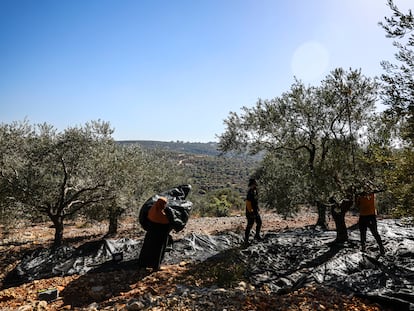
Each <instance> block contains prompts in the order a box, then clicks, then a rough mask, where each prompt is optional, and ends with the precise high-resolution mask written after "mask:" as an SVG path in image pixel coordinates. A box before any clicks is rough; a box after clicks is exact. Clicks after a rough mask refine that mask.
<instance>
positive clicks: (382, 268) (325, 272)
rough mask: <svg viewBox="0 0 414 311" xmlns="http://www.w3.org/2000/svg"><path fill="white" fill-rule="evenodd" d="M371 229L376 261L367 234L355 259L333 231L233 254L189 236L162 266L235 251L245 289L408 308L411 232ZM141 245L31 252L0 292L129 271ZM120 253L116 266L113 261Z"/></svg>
mask: <svg viewBox="0 0 414 311" xmlns="http://www.w3.org/2000/svg"><path fill="white" fill-rule="evenodd" d="M378 229H379V232H380V235H381V237H382V238H383V241H384V246H385V249H386V254H385V256H379V250H378V247H377V245H376V242H375V240H374V239H373V238H372V235H371V234H370V232H368V241H367V246H368V247H367V252H366V253H362V252H361V251H360V245H359V231H358V230H357V229H356V230H353V231H350V232H349V236H350V239H349V241H348V242H346V243H344V244H343V245H335V244H332V243H331V242H332V241H333V240H334V239H335V232H334V231H319V230H315V229H312V228H300V229H291V230H284V231H281V232H268V233H267V234H265V236H264V240H263V241H261V242H254V243H253V244H252V245H250V246H248V247H245V248H243V247H240V245H241V243H242V237H241V236H240V235H237V234H234V233H223V234H220V235H214V236H213V235H195V234H192V235H189V236H187V237H185V238H183V239H181V240H178V241H175V243H174V244H173V245H172V249H171V250H170V251H169V252H167V253H166V256H165V259H164V263H165V264H172V263H179V262H181V261H187V262H191V261H203V260H205V259H207V258H209V257H211V256H214V255H215V254H217V253H219V252H221V251H224V250H226V249H230V248H234V247H240V249H239V254H240V259H241V260H243V261H244V262H245V263H247V265H248V267H249V269H248V278H249V280H250V282H251V283H252V284H253V285H256V286H266V287H268V288H269V289H270V290H272V291H273V292H275V293H285V292H289V291H291V290H294V289H298V288H300V287H302V286H305V285H307V284H311V283H323V284H325V285H328V286H333V287H335V288H337V289H339V290H341V291H345V292H349V293H353V294H356V295H360V296H364V297H369V298H371V299H373V300H376V301H378V302H381V303H390V304H392V305H393V306H395V307H398V308H399V309H401V310H410V308H414V307H413V306H414V294H413V293H414V228H413V226H410V225H408V224H405V223H404V222H402V221H399V220H381V221H379V222H378ZM141 245H142V241H137V240H131V239H119V240H101V241H96V242H91V243H87V244H84V245H82V246H81V247H79V248H69V247H62V248H60V249H58V250H57V251H54V252H52V251H51V250H49V249H39V250H36V251H34V252H32V253H30V254H27V255H26V256H25V258H23V260H22V261H21V263H20V264H19V265H18V266H17V267H16V269H15V270H14V271H12V272H11V273H10V274H9V275H8V276H7V277H6V279H5V281H4V283H3V284H4V287H10V286H14V285H17V284H21V283H25V282H28V281H31V280H33V279H40V278H48V277H52V276H58V275H60V276H63V275H70V274H85V273H88V272H90V271H97V270H98V271H105V269H135V268H138V267H137V262H136V260H137V258H138V256H139V252H140V249H141ZM120 253H121V254H122V261H121V262H117V261H116V260H114V258H115V257H114V254H115V255H116V254H120Z"/></svg>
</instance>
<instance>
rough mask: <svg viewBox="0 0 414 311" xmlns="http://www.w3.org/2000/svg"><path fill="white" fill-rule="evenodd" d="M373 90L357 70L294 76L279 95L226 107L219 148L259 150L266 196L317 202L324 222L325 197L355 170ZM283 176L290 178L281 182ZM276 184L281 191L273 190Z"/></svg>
mask: <svg viewBox="0 0 414 311" xmlns="http://www.w3.org/2000/svg"><path fill="white" fill-rule="evenodd" d="M376 91H377V84H376V82H375V81H373V80H372V79H369V78H366V77H364V76H363V75H362V74H361V71H360V70H352V69H350V70H349V71H345V70H343V69H341V68H338V69H336V70H334V71H332V72H331V73H330V74H329V75H328V76H327V77H326V79H325V80H324V81H322V83H321V86H319V87H306V86H305V85H304V84H303V83H301V82H300V81H296V82H295V83H294V84H293V85H292V86H291V89H290V91H289V92H286V93H284V94H282V95H281V96H280V97H276V98H274V99H272V100H259V101H258V102H257V103H256V105H255V106H254V107H252V108H247V107H243V108H242V113H241V114H240V115H239V114H237V113H235V112H230V116H229V117H228V118H227V119H226V120H225V121H224V122H225V125H226V129H225V132H224V133H223V134H221V135H220V136H219V149H220V150H221V151H222V152H229V151H245V150H247V151H249V152H250V153H253V154H255V153H258V152H260V151H265V152H266V154H267V156H266V158H265V162H263V164H264V165H265V166H264V167H263V169H262V175H263V176H266V177H267V179H268V181H267V185H268V186H267V189H266V192H268V193H271V195H268V197H269V198H272V199H273V200H274V201H275V202H276V203H278V204H290V205H291V207H292V206H294V205H296V204H298V203H303V204H311V205H313V206H317V207H318V214H319V219H318V223H317V224H318V225H321V226H322V227H325V226H326V219H325V211H326V207H327V205H328V204H327V203H328V199H329V197H331V196H332V194H333V193H335V192H342V189H345V188H346V187H347V185H349V186H350V185H351V182H352V179H353V175H354V174H356V173H357V172H356V169H354V168H355V165H356V163H355V162H356V157H355V150H356V145H357V144H358V141H359V137H360V136H363V135H364V132H365V131H366V127H365V124H366V123H367V122H370V118H372V117H373V110H374V107H375V100H376ZM272 158H273V160H272ZM275 159H276V160H277V161H276V160H275ZM266 161H267V162H266ZM275 161H276V162H277V166H276V167H274V168H273V172H272V173H269V172H268V171H267V170H268V169H269V167H270V166H269V165H267V164H268V163H275ZM272 174H273V177H272ZM269 177H270V178H274V182H273V184H272V183H271V182H269ZM285 178H290V180H287V181H285V182H284V183H285V184H286V185H285V186H284V185H283V183H282V181H283V179H285ZM293 183H295V184H293ZM272 187H273V189H272ZM278 188H279V189H280V188H282V189H284V191H280V190H279V191H275V189H278ZM267 203H268V205H271V202H269V201H268V202H267ZM293 203H294V204H293ZM285 210H286V209H285Z"/></svg>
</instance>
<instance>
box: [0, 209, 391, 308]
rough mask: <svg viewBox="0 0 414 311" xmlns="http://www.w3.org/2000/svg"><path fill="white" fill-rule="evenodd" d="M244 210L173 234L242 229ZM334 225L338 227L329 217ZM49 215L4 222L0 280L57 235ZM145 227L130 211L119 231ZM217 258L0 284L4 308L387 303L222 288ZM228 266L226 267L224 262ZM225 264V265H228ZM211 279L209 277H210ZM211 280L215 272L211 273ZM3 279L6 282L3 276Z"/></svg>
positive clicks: (294, 221)
mask: <svg viewBox="0 0 414 311" xmlns="http://www.w3.org/2000/svg"><path fill="white" fill-rule="evenodd" d="M262 220H263V232H264V233H266V232H270V231H271V232H275V231H276V232H277V231H280V230H284V229H287V228H297V227H303V226H308V225H313V224H315V223H316V220H317V215H316V214H315V213H313V212H312V211H303V212H301V213H300V214H299V215H297V216H295V217H294V218H288V219H283V218H282V217H281V216H279V215H277V214H274V213H271V212H262ZM346 222H347V225H348V226H351V225H354V224H356V223H357V217H356V216H355V215H350V214H349V215H348V216H347V218H346ZM245 223H246V222H245V217H244V216H241V215H239V216H232V217H222V218H215V217H207V218H191V219H190V221H189V222H188V224H187V226H186V228H185V229H184V230H183V231H181V232H180V233H175V234H173V238H174V239H180V238H182V237H184V236H186V235H189V234H191V233H196V234H200V233H203V234H217V233H219V232H223V231H232V232H235V233H242V232H243V231H244V226H245ZM328 226H329V228H331V229H334V224H333V221H332V219H330V220H329V224H328ZM106 230H107V224H105V223H93V224H90V223H81V222H80V223H68V224H66V227H65V231H64V243H65V244H68V245H73V246H78V245H81V244H83V243H85V242H87V241H91V240H98V239H101V238H103V237H104V235H105V233H106ZM53 234H54V230H53V228H50V227H49V224H48V223H45V224H39V225H35V226H31V227H29V228H28V227H20V228H17V229H12V230H9V231H8V232H5V230H4V229H2V230H1V243H0V282H1V281H2V280H3V279H4V277H5V276H6V275H7V273H8V272H10V271H12V270H13V269H14V268H15V267H16V265H17V264H18V263H19V261H20V259H21V258H22V256H23V255H24V254H25V253H27V252H29V251H31V250H34V249H36V248H39V247H48V246H50V245H51V243H52V241H53ZM143 235H144V232H143V231H142V229H141V228H140V226H139V224H138V223H137V222H136V221H134V220H133V219H126V220H123V221H122V222H121V224H120V226H119V233H118V234H117V236H115V237H114V238H121V237H128V238H133V239H142V238H143ZM219 266H220V263H218V262H212V261H207V262H206V263H203V264H202V265H200V264H193V263H186V262H182V263H180V264H176V265H164V266H163V267H162V269H161V270H160V271H158V272H154V273H149V272H148V271H141V270H140V271H138V270H137V271H113V272H107V273H95V274H87V275H86V276H79V275H71V276H64V277H53V278H50V279H42V280H33V281H32V282H30V283H26V284H23V285H20V286H17V287H12V288H8V289H3V288H2V287H0V310H20V311H24V310H124V311H125V310H339V309H341V310H386V309H385V308H381V307H380V306H379V305H376V304H373V303H370V302H368V301H365V300H362V299H359V298H357V297H352V296H346V295H344V294H341V293H338V292H337V291H335V290H334V289H331V288H324V287H320V286H319V287H315V286H312V287H307V288H302V289H300V290H298V291H295V292H291V293H287V294H286V295H281V296H275V295H272V294H271V293H269V292H267V291H266V289H265V288H262V289H255V288H253V287H252V286H251V285H249V284H247V283H246V282H244V281H243V282H239V284H238V285H237V286H232V287H231V286H230V287H228V288H220V287H217V286H215V285H213V284H212V283H211V282H210V283H208V282H207V278H208V277H206V276H205V271H206V269H207V270H209V269H211V270H214V269H218V267H219ZM224 269H227V268H224ZM223 271H224V270H223ZM210 281H211V279H210ZM213 283H214V279H213ZM0 285H2V284H1V283H0ZM50 288H54V289H57V290H58V291H59V293H64V296H63V295H62V296H61V297H59V298H58V299H57V300H55V301H52V302H46V301H39V299H38V294H39V291H41V290H44V289H50Z"/></svg>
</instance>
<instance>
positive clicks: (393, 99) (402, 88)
mask: <svg viewBox="0 0 414 311" xmlns="http://www.w3.org/2000/svg"><path fill="white" fill-rule="evenodd" d="M388 6H389V7H390V9H391V11H392V16H391V17H385V20H384V21H383V22H380V25H381V26H382V27H383V29H384V30H385V32H386V36H387V37H389V38H392V39H394V42H393V44H394V46H395V47H396V48H397V53H396V54H395V59H396V61H397V62H396V63H391V62H390V61H383V62H382V66H383V68H384V70H385V72H386V73H384V74H383V75H382V76H381V78H382V80H383V82H384V86H383V95H384V101H385V104H387V105H388V106H389V108H390V109H389V110H388V112H389V113H391V114H393V115H394V116H395V118H394V120H395V121H396V122H399V123H401V124H402V137H403V138H404V139H407V140H409V141H410V142H411V143H413V141H414V16H413V13H412V11H411V10H409V11H408V12H407V13H403V12H401V11H400V10H399V9H398V7H397V6H396V5H395V4H394V1H393V0H388Z"/></svg>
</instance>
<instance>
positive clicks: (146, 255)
mask: <svg viewBox="0 0 414 311" xmlns="http://www.w3.org/2000/svg"><path fill="white" fill-rule="evenodd" d="M167 203H168V199H167V198H165V197H160V198H158V200H157V201H156V202H155V203H154V204H153V205H152V206H151V208H150V209H149V210H148V215H147V233H146V234H145V238H144V244H143V245H142V248H141V252H140V254H139V258H138V265H139V266H140V267H143V268H152V269H153V271H157V270H159V269H160V265H161V262H162V260H163V259H164V254H165V249H166V248H167V245H168V240H169V235H170V231H171V230H172V227H171V225H170V221H169V219H168V217H167V214H166V209H168V206H167Z"/></svg>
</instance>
